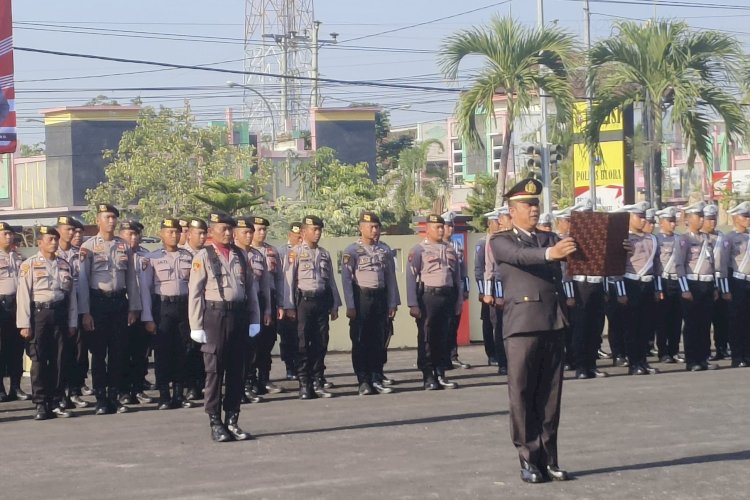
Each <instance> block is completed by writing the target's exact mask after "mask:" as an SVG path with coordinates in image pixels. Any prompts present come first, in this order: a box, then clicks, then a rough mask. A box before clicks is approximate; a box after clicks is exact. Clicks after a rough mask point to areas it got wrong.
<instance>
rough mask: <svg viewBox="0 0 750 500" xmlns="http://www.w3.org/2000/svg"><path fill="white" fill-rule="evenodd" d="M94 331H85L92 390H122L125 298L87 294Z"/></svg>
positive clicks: (126, 352)
mask: <svg viewBox="0 0 750 500" xmlns="http://www.w3.org/2000/svg"><path fill="white" fill-rule="evenodd" d="M90 306H91V308H90V310H91V316H92V317H93V318H94V330H93V331H91V332H86V334H85V335H86V343H87V344H88V346H89V348H90V349H91V378H92V381H93V385H94V390H95V391H97V392H100V391H104V390H106V389H107V388H108V387H109V388H112V389H120V388H122V387H125V382H126V373H125V372H126V369H127V362H128V299H126V298H125V297H122V298H107V297H102V296H99V295H94V294H93V293H92V294H91V298H90Z"/></svg>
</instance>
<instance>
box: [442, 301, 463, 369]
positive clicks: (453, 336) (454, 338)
mask: <svg viewBox="0 0 750 500" xmlns="http://www.w3.org/2000/svg"><path fill="white" fill-rule="evenodd" d="M460 324H461V315H460V314H459V315H458V316H451V319H450V329H449V330H448V336H447V338H446V346H445V349H446V351H445V352H447V353H448V358H449V359H448V363H447V364H446V366H445V367H446V368H448V369H453V363H452V361H454V360H457V359H458V326H459V325H460Z"/></svg>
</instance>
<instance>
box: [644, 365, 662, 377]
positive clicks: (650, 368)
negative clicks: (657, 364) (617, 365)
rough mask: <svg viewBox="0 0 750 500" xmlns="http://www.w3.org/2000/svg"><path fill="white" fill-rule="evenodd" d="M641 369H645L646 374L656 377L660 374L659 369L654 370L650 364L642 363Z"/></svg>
mask: <svg viewBox="0 0 750 500" xmlns="http://www.w3.org/2000/svg"><path fill="white" fill-rule="evenodd" d="M641 368H643V369H644V370H646V373H648V374H649V375H656V374H657V373H659V369H658V368H654V367H653V366H651V365H650V364H648V363H641Z"/></svg>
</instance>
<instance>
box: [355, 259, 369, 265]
mask: <svg viewBox="0 0 750 500" xmlns="http://www.w3.org/2000/svg"><path fill="white" fill-rule="evenodd" d="M358 262H359V265H364V264H370V263H372V259H371V258H370V257H360V258H359V260H358Z"/></svg>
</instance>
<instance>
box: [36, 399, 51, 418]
mask: <svg viewBox="0 0 750 500" xmlns="http://www.w3.org/2000/svg"><path fill="white" fill-rule="evenodd" d="M48 418H49V412H48V411H47V405H46V404H44V403H37V405H36V413H35V414H34V420H47V419H48Z"/></svg>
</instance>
